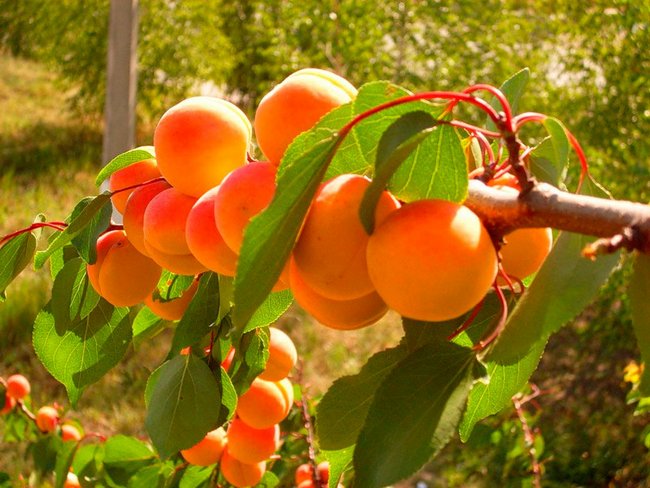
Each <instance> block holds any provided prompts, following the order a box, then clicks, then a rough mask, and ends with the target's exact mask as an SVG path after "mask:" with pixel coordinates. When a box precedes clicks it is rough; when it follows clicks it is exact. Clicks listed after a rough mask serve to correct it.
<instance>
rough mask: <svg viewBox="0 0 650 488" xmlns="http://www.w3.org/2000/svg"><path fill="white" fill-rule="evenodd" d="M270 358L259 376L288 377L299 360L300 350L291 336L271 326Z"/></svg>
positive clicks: (270, 379)
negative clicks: (297, 349)
mask: <svg viewBox="0 0 650 488" xmlns="http://www.w3.org/2000/svg"><path fill="white" fill-rule="evenodd" d="M269 331H270V333H271V336H270V340H269V359H268V361H267V362H266V366H265V368H264V371H262V373H260V375H259V377H260V378H262V379H263V380H267V381H280V380H281V379H283V378H286V377H287V376H288V375H289V373H290V372H291V370H292V369H293V367H294V366H295V364H296V361H298V351H296V346H295V344H294V343H293V341H292V340H291V338H290V337H289V336H288V335H287V334H286V333H285V332H283V331H281V330H280V329H277V328H275V327H271V328H269Z"/></svg>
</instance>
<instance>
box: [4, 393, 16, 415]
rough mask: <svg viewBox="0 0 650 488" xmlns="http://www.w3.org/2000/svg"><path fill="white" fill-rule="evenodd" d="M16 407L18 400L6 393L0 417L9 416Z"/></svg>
mask: <svg viewBox="0 0 650 488" xmlns="http://www.w3.org/2000/svg"><path fill="white" fill-rule="evenodd" d="M15 406H16V399H15V398H14V397H11V396H9V395H7V394H6V393H5V402H4V405H3V407H2V410H0V415H6V414H8V413H9V412H11V411H12V410H13V409H14V407H15Z"/></svg>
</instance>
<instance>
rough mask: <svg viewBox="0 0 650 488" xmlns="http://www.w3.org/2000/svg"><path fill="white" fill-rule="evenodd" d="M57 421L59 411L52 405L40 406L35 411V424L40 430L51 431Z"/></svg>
mask: <svg viewBox="0 0 650 488" xmlns="http://www.w3.org/2000/svg"><path fill="white" fill-rule="evenodd" d="M58 423H59V412H58V411H57V410H56V408H54V407H49V406H45V407H41V408H39V409H38V412H36V426H37V427H38V428H39V429H40V430H41V432H52V431H53V430H55V429H56V426H57V424H58Z"/></svg>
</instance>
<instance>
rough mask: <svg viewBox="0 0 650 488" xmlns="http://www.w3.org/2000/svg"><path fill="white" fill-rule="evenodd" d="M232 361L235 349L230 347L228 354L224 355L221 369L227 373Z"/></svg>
mask: <svg viewBox="0 0 650 488" xmlns="http://www.w3.org/2000/svg"><path fill="white" fill-rule="evenodd" d="M233 359H235V348H234V347H232V346H231V347H230V349H228V354H226V357H225V358H224V359H223V361H221V367H222V368H223V369H225V370H226V371H228V369H230V365H231V364H232V360H233Z"/></svg>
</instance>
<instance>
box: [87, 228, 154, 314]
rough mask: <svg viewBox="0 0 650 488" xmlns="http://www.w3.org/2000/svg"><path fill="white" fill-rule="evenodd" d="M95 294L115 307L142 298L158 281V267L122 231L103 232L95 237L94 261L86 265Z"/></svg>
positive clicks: (136, 301) (147, 294)
mask: <svg viewBox="0 0 650 488" xmlns="http://www.w3.org/2000/svg"><path fill="white" fill-rule="evenodd" d="M87 271H88V278H89V280H90V283H91V284H92V286H93V288H94V289H95V291H97V293H99V294H100V295H101V296H102V297H104V298H105V299H106V300H107V301H108V302H109V303H111V304H113V305H115V306H116V307H131V306H133V305H136V304H138V303H141V302H142V301H144V299H145V298H147V297H148V296H149V295H151V293H152V292H153V290H154V289H155V288H156V286H157V284H158V280H159V279H160V274H161V269H160V266H158V265H157V264H156V263H154V262H153V261H152V260H151V259H149V258H148V257H147V256H144V255H143V254H141V253H140V252H138V250H137V249H136V248H135V247H134V246H133V245H132V244H131V242H130V241H129V240H128V239H127V237H126V234H125V233H124V231H122V230H113V231H110V232H106V233H105V234H103V235H102V236H100V238H99V239H98V240H97V261H96V262H95V264H90V265H88V267H87Z"/></svg>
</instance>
